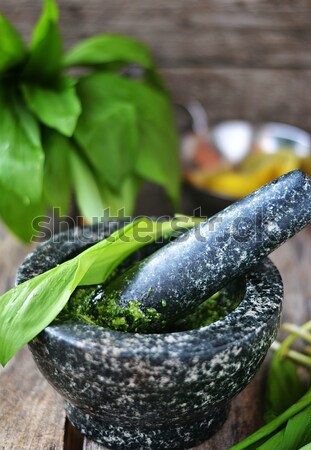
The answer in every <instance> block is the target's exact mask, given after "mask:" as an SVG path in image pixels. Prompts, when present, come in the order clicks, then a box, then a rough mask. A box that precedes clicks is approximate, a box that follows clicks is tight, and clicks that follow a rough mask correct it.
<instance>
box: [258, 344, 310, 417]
mask: <svg viewBox="0 0 311 450" xmlns="http://www.w3.org/2000/svg"><path fill="white" fill-rule="evenodd" d="M305 392H306V387H305V386H304V384H303V383H302V381H301V380H300V378H299V376H298V374H297V368H296V366H295V364H294V363H293V362H291V361H290V360H288V359H286V358H282V357H281V356H280V355H279V353H278V352H276V353H275V354H274V355H273V357H272V360H271V363H270V366H269V371H268V379H267V390H266V399H265V415H264V418H265V421H266V422H270V421H271V420H273V419H275V417H277V416H279V415H280V414H281V413H282V412H284V411H285V410H286V409H287V408H289V407H290V406H291V405H293V404H294V403H296V401H297V400H299V398H300V397H302V395H303V394H305Z"/></svg>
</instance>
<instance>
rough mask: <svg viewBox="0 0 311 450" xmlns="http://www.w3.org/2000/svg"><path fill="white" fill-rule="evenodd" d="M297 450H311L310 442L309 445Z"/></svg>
mask: <svg viewBox="0 0 311 450" xmlns="http://www.w3.org/2000/svg"><path fill="white" fill-rule="evenodd" d="M298 450H311V442H310V444H307V445H304V446H303V447H301V448H299V449H298Z"/></svg>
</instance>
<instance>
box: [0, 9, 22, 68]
mask: <svg viewBox="0 0 311 450" xmlns="http://www.w3.org/2000/svg"><path fill="white" fill-rule="evenodd" d="M25 56H26V48H25V45H24V43H23V41H22V38H21V37H20V35H19V34H18V32H17V31H16V30H15V28H13V26H12V25H11V24H10V22H9V21H8V20H7V19H6V18H5V17H4V16H3V14H0V73H1V72H5V71H6V70H7V69H10V68H11V67H14V66H16V65H17V64H19V63H21V62H22V61H23V60H24V58H25Z"/></svg>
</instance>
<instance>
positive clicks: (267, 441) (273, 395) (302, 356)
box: [230, 322, 311, 450]
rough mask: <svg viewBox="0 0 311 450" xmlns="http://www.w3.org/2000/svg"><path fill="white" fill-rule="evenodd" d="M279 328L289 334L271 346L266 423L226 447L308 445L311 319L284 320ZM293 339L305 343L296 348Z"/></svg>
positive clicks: (293, 448) (262, 449) (263, 449)
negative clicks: (303, 321) (299, 322)
mask: <svg viewBox="0 0 311 450" xmlns="http://www.w3.org/2000/svg"><path fill="white" fill-rule="evenodd" d="M283 330H284V331H287V332H289V333H290V334H289V336H288V337H287V338H286V339H284V341H283V342H282V343H279V342H275V343H274V344H273V347H272V348H273V349H274V350H276V351H275V353H274V355H273V357H272V360H271V363H270V366H269V372H268V379H267V389H266V401H265V414H264V420H265V421H266V422H267V423H266V425H265V426H263V427H262V428H260V429H259V430H258V431H256V432H255V433H254V434H252V435H251V436H249V437H248V438H246V439H244V440H243V441H242V442H240V443H239V444H236V445H234V446H233V447H231V449H230V450H242V449H247V450H251V449H252V450H253V449H256V450H274V449H280V450H302V449H304V450H307V449H308V450H309V449H311V389H310V376H311V352H310V347H309V346H308V345H310V343H311V322H307V323H306V324H304V325H302V326H301V327H297V326H295V325H292V324H284V325H283ZM297 339H302V340H303V341H304V342H306V343H307V345H306V346H305V347H304V348H303V349H302V350H299V351H298V350H295V349H292V348H291V346H292V345H293V343H294V342H295V341H296V340H297ZM301 367H303V368H305V369H306V371H305V372H302V374H301V373H300V372H299V371H298V370H297V369H298V368H299V369H301Z"/></svg>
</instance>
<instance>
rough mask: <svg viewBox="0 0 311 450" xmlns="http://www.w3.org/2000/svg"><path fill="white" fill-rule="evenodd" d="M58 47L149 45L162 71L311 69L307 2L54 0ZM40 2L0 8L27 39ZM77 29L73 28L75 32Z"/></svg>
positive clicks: (25, 0) (5, 1) (6, 2)
mask: <svg viewBox="0 0 311 450" xmlns="http://www.w3.org/2000/svg"><path fill="white" fill-rule="evenodd" d="M59 5H60V9H61V27H62V31H63V35H64V39H65V46H66V47H68V46H71V45H73V44H74V43H75V42H76V41H77V40H78V39H81V38H84V37H87V36H89V35H91V34H94V33H103V32H118V33H124V34H129V35H132V36H135V37H137V38H140V39H142V40H143V41H145V42H146V43H147V44H149V45H150V47H151V49H152V51H153V53H154V55H155V58H156V61H157V63H158V64H159V65H160V66H161V67H190V66H191V67H215V66H217V67H218V66H230V67H231V66H234V67H257V68H262V67H269V68H282V69H284V68H311V53H310V51H309V50H310V45H311V29H310V26H309V24H310V21H311V4H310V2H308V1H307V0H301V1H296V2H291V1H289V0H285V1H283V2H281V1H272V2H269V1H268V0H263V1H261V0H251V1H246V0H244V1H243V0H242V1H239V0H234V1H228V0H173V1H172V0H171V1H166V0H158V1H156V2H155V1H151V0H144V1H142V0H131V1H130V2H129V1H128V0H104V1H103V0H89V1H88V2H85V1H84V0H59ZM40 7H41V1H40V0H19V1H18V2H13V1H12V0H2V1H1V10H2V11H3V13H4V14H5V15H6V16H7V17H8V18H10V19H11V20H12V21H14V23H15V24H16V26H17V28H18V29H19V30H21V32H22V33H23V35H24V36H29V34H30V30H31V27H32V25H33V24H34V22H35V20H36V18H37V17H38V14H39V11H40ZM77 24H78V26H77Z"/></svg>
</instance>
